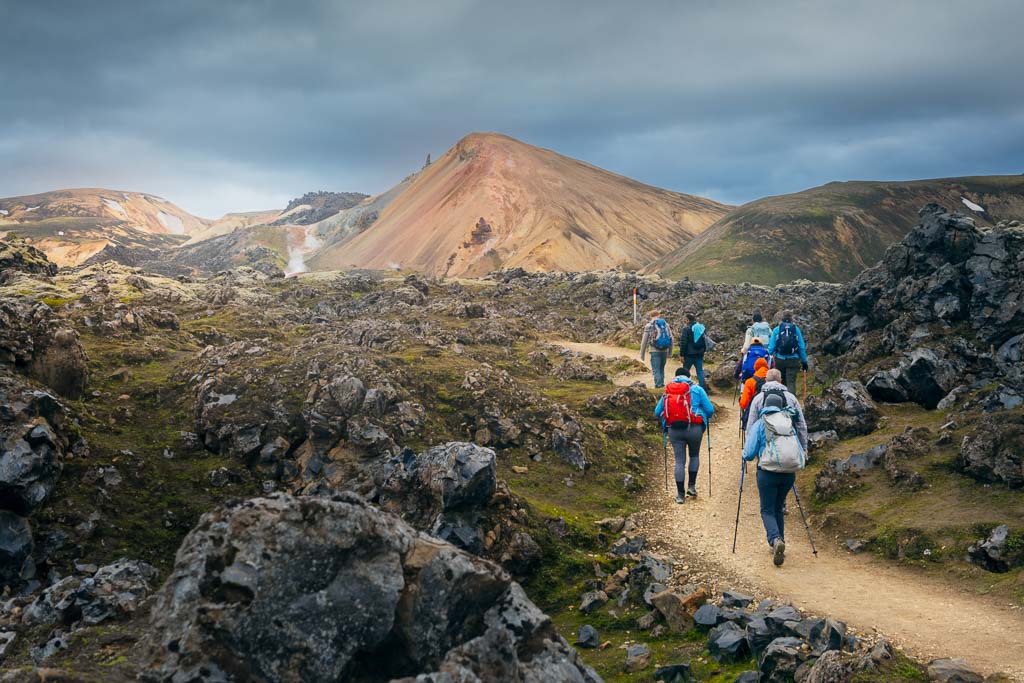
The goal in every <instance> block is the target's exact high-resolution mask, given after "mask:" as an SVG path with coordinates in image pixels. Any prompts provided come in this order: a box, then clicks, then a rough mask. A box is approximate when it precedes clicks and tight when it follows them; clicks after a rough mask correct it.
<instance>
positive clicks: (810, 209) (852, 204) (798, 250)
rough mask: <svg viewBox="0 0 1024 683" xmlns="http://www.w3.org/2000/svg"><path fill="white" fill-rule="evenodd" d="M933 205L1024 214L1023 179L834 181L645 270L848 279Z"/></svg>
mask: <svg viewBox="0 0 1024 683" xmlns="http://www.w3.org/2000/svg"><path fill="white" fill-rule="evenodd" d="M965 200H966V202H965ZM929 202H935V203H937V204H940V205H942V206H944V207H946V208H947V209H955V210H959V211H962V212H963V213H966V214H967V215H969V216H971V217H973V218H974V219H975V220H976V221H977V224H978V225H991V224H993V223H994V222H995V221H997V220H1002V219H1024V176H971V177H963V178H940V179H935V180H917V181H909V182H869V181H853V182H843V183H829V184H827V185H822V186H821V187H815V188H812V189H809V190H804V191H803V192H797V193H795V194H787V195H780V196H777V197H766V198H764V199H758V200H757V201H753V202H750V203H749V204H744V205H743V206H740V207H739V208H737V209H735V210H733V211H732V212H730V213H729V214H727V215H726V216H724V217H723V218H721V219H720V220H719V221H718V222H716V223H715V224H714V225H712V226H711V227H709V228H708V229H707V230H706V231H705V232H704V233H703V234H702V235H700V236H699V237H697V238H696V239H694V240H693V241H692V242H690V243H688V244H686V245H684V246H682V247H680V248H679V249H677V250H676V251H675V252H673V253H671V254H669V255H667V256H665V257H663V258H661V259H659V260H658V261H657V262H656V263H654V264H652V265H651V266H649V267H648V268H647V271H648V272H652V273H659V274H661V275H663V276H665V277H668V278H673V279H679V278H682V277H684V276H688V277H690V278H691V279H695V280H707V281H711V282H726V283H736V282H753V283H757V284H764V285H774V284H779V283H782V282H789V281H791V280H794V279H797V278H809V279H812V280H825V281H833V282H843V281H846V280H849V279H851V278H853V277H854V276H855V275H857V274H858V273H859V272H860V271H861V270H863V269H864V268H866V267H868V266H870V265H872V264H874V263H875V262H876V261H878V260H879V259H880V258H881V257H882V255H883V253H884V252H885V250H886V248H887V247H888V246H889V245H890V244H893V243H895V242H897V241H899V240H900V239H902V238H903V237H904V235H906V234H907V233H908V232H909V231H910V229H911V228H912V227H913V226H914V224H915V223H916V222H917V211H918V209H920V208H921V207H922V206H924V205H925V204H927V203H929ZM968 203H969V204H968ZM971 205H973V206H971ZM979 209H982V210H979Z"/></svg>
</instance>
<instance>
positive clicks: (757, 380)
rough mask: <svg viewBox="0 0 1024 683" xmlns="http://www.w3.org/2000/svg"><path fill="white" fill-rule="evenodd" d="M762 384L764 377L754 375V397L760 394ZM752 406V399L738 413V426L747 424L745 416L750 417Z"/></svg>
mask: <svg viewBox="0 0 1024 683" xmlns="http://www.w3.org/2000/svg"><path fill="white" fill-rule="evenodd" d="M764 382H765V379H764V377H758V376H757V375H754V396H755V397H756V396H757V395H758V394H760V393H761V387H763V386H764ZM783 398H785V397H783ZM753 404H754V399H750V403H748V404H747V407H746V408H744V409H743V410H742V411H740V424H742V425H745V424H747V416H748V415H750V406H751V405H753Z"/></svg>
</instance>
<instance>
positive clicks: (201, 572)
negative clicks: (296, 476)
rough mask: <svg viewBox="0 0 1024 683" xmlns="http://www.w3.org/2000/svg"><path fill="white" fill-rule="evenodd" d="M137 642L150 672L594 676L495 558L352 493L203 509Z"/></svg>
mask: <svg viewBox="0 0 1024 683" xmlns="http://www.w3.org/2000/svg"><path fill="white" fill-rule="evenodd" d="M145 647H146V652H147V657H148V663H149V666H148V670H147V672H146V673H145V674H144V678H145V679H146V680H151V681H168V682H169V681H185V680H188V681H197V682H203V681H209V682H212V681H225V680H264V681H267V680H276V681H288V682H296V683H297V682H298V681H303V682H305V681H309V682H313V683H315V682H318V681H325V682H326V681H337V680H346V679H356V680H363V679H366V680H388V679H399V680H403V681H410V682H411V681H412V680H413V678H412V677H415V676H419V678H416V679H415V680H416V681H419V682H421V683H422V682H424V681H433V682H436V683H441V682H442V681H452V680H467V681H468V680H494V681H497V680H519V681H524V682H537V683H539V682H540V681H548V680H560V681H578V682H581V683H582V682H595V681H599V680H600V678H599V677H598V676H597V674H596V673H594V672H593V671H592V670H591V669H589V668H588V667H587V666H586V665H584V664H583V663H582V662H581V661H580V660H579V658H578V656H577V654H576V653H575V651H574V650H573V649H572V648H571V647H570V646H569V645H568V644H567V643H566V641H565V640H564V639H563V638H562V637H561V636H559V635H558V634H557V633H556V632H555V630H554V627H553V625H552V623H551V621H550V619H548V617H546V616H545V615H544V614H543V613H541V612H540V610H538V609H537V607H536V606H534V605H533V603H531V602H530V600H529V599H528V598H527V597H526V595H525V594H524V593H523V591H522V589H521V588H520V587H519V585H518V584H516V583H514V582H512V581H511V580H510V579H509V577H508V575H507V574H505V573H504V572H503V571H502V570H501V569H500V568H499V567H497V566H495V565H493V564H491V563H490V562H487V561H485V560H481V559H479V558H476V557H473V556H471V555H468V554H466V553H464V552H462V551H460V550H458V549H456V548H454V547H453V546H451V545H449V544H447V543H444V542H442V541H439V540H437V539H435V538H431V537H429V536H427V535H425V534H422V533H419V532H417V531H415V530H414V529H413V528H412V527H410V526H409V525H407V524H405V523H404V522H402V521H401V520H400V519H398V518H397V517H395V516H393V515H390V514H387V513H385V512H382V511H380V510H378V509H376V508H373V507H372V506H370V505H368V504H366V503H365V502H364V501H362V500H361V499H359V498H357V497H355V496H351V495H346V496H340V497H336V498H330V499H328V498H323V497H298V498H296V497H292V496H287V495H280V494H279V495H275V496H272V497H269V498H259V499H254V500H249V501H245V502H240V503H236V504H233V505H230V506H228V507H224V508H220V509H218V510H215V511H213V512H210V513H207V514H206V515H203V517H202V518H201V519H200V521H199V524H198V526H196V528H195V529H193V530H192V532H191V533H190V534H189V535H188V536H187V537H186V538H185V541H184V542H183V543H182V546H181V548H180V549H179V550H178V554H177V557H176V561H175V566H174V569H173V570H172V572H171V575H170V577H169V578H168V580H167V583H166V584H164V586H163V588H162V589H161V590H160V592H159V593H158V595H157V600H156V604H155V606H154V609H153V623H152V629H151V630H150V634H149V636H148V638H147V641H146V643H145ZM403 677H408V678H403Z"/></svg>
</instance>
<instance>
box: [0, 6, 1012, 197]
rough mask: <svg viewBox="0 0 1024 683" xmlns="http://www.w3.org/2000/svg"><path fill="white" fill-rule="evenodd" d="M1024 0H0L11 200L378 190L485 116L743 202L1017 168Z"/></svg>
mask: <svg viewBox="0 0 1024 683" xmlns="http://www.w3.org/2000/svg"><path fill="white" fill-rule="evenodd" d="M604 5H607V6H604ZM1022 8H1024V5H1021V3H1019V2H1011V1H1006V2H994V1H993V2H984V1H983V2H977V1H976V2H970V3H968V2H942V3H936V2H933V1H930V0H928V1H919V2H910V1H904V2H884V3H883V2H845V3H821V2H775V3H764V2H728V3H725V2H723V3H708V2H688V3H684V2H678V1H677V2H646V3H645V2H637V3H600V2H593V1H591V2H575V3H553V2H519V3H500V4H499V3H494V2H471V1H469V0H438V1H432V2H374V3H359V4H358V5H357V4H355V3H349V2H327V1H323V2H269V1H264V2H229V1H226V0H219V1H217V2H209V1H206V0H203V1H199V0H193V1H181V0H179V1H177V2H146V3H139V2H99V1H93V2H84V1H83V2H48V1H45V0H37V1H34V2H28V1H26V2H13V1H10V0H7V1H0V92H2V95H3V102H4V105H3V107H2V108H0V195H10V194H19V193H24V192H29V191H40V190H44V189H51V188H55V187H62V186H82V185H103V186H113V187H117V188H124V189H141V190H146V191H149V192H155V193H159V194H163V195H165V196H167V197H168V198H170V199H172V200H174V201H177V202H179V203H181V204H182V205H183V206H185V207H186V208H188V209H191V210H193V211H197V212H199V213H203V214H216V213H220V212H223V211H227V210H244V209H255V208H265V207H269V206H275V205H280V204H281V203H283V201H286V200H287V198H288V197H290V196H293V195H296V194H300V193H301V192H303V191H305V190H308V189H312V188H329V189H338V190H361V191H367V192H374V191H379V190H382V189H384V188H386V187H387V186H389V185H390V184H392V183H394V182H396V181H397V180H399V179H400V178H401V177H403V176H404V175H406V174H407V173H408V172H409V171H411V170H414V169H415V168H417V167H418V165H419V164H420V163H421V162H422V159H423V157H424V156H425V155H426V154H427V152H431V153H433V154H434V155H435V156H437V155H438V154H440V153H441V152H443V151H444V150H445V149H446V148H447V147H448V146H450V145H451V144H452V143H454V142H455V141H456V140H457V139H458V138H459V137H461V136H462V135H464V134H465V133H467V132H470V131H473V130H497V131H501V132H505V133H508V134H510V135H513V136H516V137H519V138H521V139H524V140H525V141H527V142H530V143H533V144H539V145H543V146H546V147H551V148H553V149H556V150H558V151H560V152H562V153H565V154H569V155H571V156H575V157H579V158H582V159H585V160H587V161H590V162H592V163H595V164H598V165H601V166H604V167H606V168H609V169H611V170H615V171H617V172H620V173H624V174H627V175H631V176H633V177H636V178H638V179H640V180H643V181H645V182H650V183H652V184H656V185H660V186H663V187H668V188H671V189H676V190H681V191H686V192H694V193H703V194H708V195H710V196H713V197H715V198H717V199H721V200H723V201H730V202H742V201H746V200H749V199H753V198H756V197H758V196H762V195H765V194H774V193H779V192H790V191H794V190H798V189H801V188H804V187H808V186H811V185H816V184H820V183H822V182H827V181H829V180H833V179H848V178H914V177H935V176H942V175H959V174H967V173H1019V172H1021V171H1024V168H1021V163H1020V160H1021V159H1024V132H1022V131H1024V125H1022V124H1024V89H1022V88H1021V87H1020V86H1019V82H1020V78H1019V74H1018V71H1019V69H1020V64H1021V63H1024V60H1022V57H1024V47H1021V45H1022V44H1021V41H1020V40H1019V27H1020V26H1021V25H1022V20H1024V9H1022Z"/></svg>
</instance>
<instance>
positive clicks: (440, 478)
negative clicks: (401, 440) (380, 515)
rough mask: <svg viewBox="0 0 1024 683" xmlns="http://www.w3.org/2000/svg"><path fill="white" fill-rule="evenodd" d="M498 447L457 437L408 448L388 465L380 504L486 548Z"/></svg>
mask: <svg viewBox="0 0 1024 683" xmlns="http://www.w3.org/2000/svg"><path fill="white" fill-rule="evenodd" d="M495 462H496V458H495V453H494V451H493V450H491V449H490V448H484V447H482V446H477V445H476V444H472V443H465V442H460V441H453V442H450V443H447V444H444V445H441V446H434V447H433V448H430V449H427V450H426V451H424V452H422V453H420V454H418V455H417V454H413V453H412V452H410V451H407V452H406V453H404V454H403V455H401V456H399V457H397V458H395V459H394V460H393V461H392V462H391V463H390V464H389V465H386V466H385V471H386V476H385V477H384V478H383V481H382V482H381V484H380V487H379V488H380V504H381V507H383V508H384V509H386V510H390V511H392V512H397V513H400V514H401V515H402V516H403V518H404V519H406V520H407V521H409V522H411V523H412V524H413V526H415V527H416V528H418V529H423V530H425V531H428V532H430V533H431V534H433V535H435V536H438V537H440V538H443V539H445V540H448V541H451V542H453V543H455V544H456V545H458V546H460V547H463V548H465V549H467V550H470V551H472V552H480V550H481V543H482V540H481V539H480V534H479V531H478V529H477V528H476V527H477V523H478V521H479V516H480V513H481V511H482V510H483V508H485V507H486V506H487V504H488V503H489V502H490V500H491V497H492V496H493V495H494V492H495V490H496V488H497V484H498V479H497V470H496V465H495Z"/></svg>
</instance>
